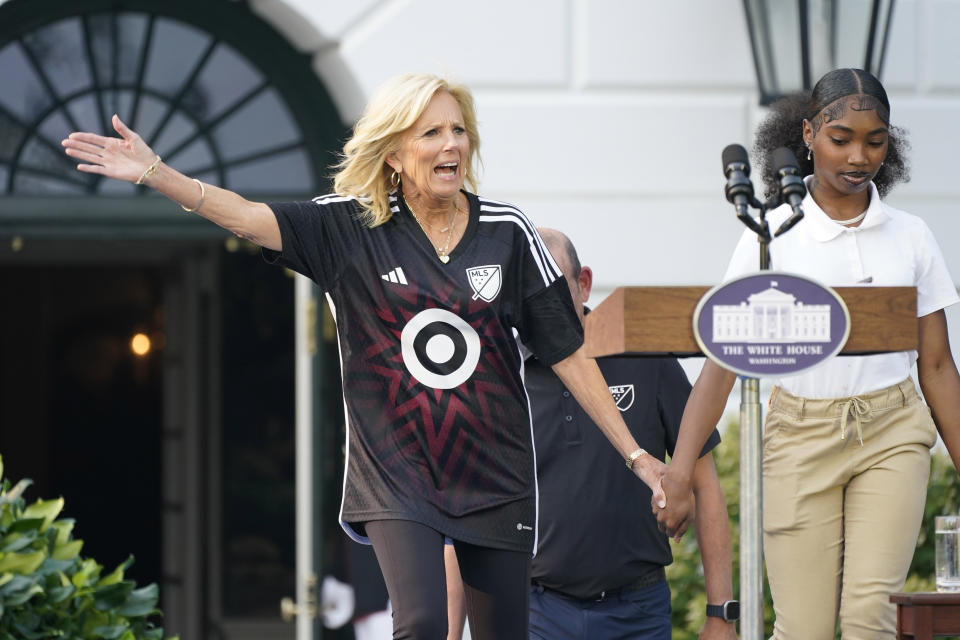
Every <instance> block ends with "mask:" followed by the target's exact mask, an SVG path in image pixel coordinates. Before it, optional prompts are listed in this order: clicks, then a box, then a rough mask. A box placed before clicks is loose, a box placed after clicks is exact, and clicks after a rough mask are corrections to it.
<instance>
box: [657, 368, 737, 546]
mask: <svg viewBox="0 0 960 640" xmlns="http://www.w3.org/2000/svg"><path fill="white" fill-rule="evenodd" d="M736 378H737V377H736V374H734V373H732V372H730V371H727V370H726V369H724V368H722V367H721V366H720V365H717V364H715V363H714V362H713V361H712V360H709V359H708V360H707V361H706V363H705V364H704V365H703V370H702V371H701V372H700V376H699V377H698V378H697V381H696V383H694V385H693V390H692V391H691V392H690V397H689V399H688V400H687V406H686V408H685V409H684V411H683V418H682V419H681V420H680V431H679V434H678V435H677V446H676V448H675V449H674V452H673V457H672V458H671V459H670V466H669V467H668V468H667V471H666V473H665V474H664V476H663V489H664V491H665V492H666V494H667V495H668V496H670V500H669V503H668V504H667V507H666V509H662V510H661V509H654V511H655V512H656V514H657V521H658V522H659V524H660V529H661V531H664V532H665V533H666V534H667V535H669V536H673V537H674V538H676V539H679V538H680V537H681V536H682V535H683V534H684V532H685V531H686V530H687V527H689V526H690V516H691V515H693V513H692V512H693V509H694V507H693V505H692V504H690V503H691V502H692V498H693V493H692V491H691V487H692V483H693V473H694V468H695V466H696V464H697V460H698V459H699V458H700V451H701V450H702V449H703V445H704V443H705V442H706V441H707V438H709V437H710V433H711V432H712V431H713V430H714V429H715V428H716V426H717V423H718V422H719V421H720V417H721V416H722V415H723V409H724V407H726V405H727V397H728V396H729V395H730V390H731V389H732V388H733V383H734V382H735V381H736Z"/></svg>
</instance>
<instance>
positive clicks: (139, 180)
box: [134, 155, 162, 184]
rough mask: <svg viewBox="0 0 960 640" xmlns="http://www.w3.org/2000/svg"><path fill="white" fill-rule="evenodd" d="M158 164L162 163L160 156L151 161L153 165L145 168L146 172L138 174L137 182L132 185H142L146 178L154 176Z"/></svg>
mask: <svg viewBox="0 0 960 640" xmlns="http://www.w3.org/2000/svg"><path fill="white" fill-rule="evenodd" d="M160 162H162V161H161V160H160V156H159V155H158V156H157V157H156V159H155V160H154V161H153V164H151V165H150V166H149V167H147V170H146V171H144V172H143V173H142V174H140V177H139V178H137V181H136V182H134V184H143V181H144V180H146V179H147V178H149V177H150V176H152V175H153V174H155V173H156V172H157V168H158V167H159V166H160Z"/></svg>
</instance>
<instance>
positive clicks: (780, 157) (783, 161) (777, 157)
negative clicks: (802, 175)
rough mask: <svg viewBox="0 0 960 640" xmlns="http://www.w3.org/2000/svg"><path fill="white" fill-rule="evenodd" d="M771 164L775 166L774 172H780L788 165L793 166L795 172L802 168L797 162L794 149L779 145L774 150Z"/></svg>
mask: <svg viewBox="0 0 960 640" xmlns="http://www.w3.org/2000/svg"><path fill="white" fill-rule="evenodd" d="M770 164H771V165H772V166H773V171H774V173H780V172H781V171H783V170H784V169H786V168H787V167H792V168H793V169H794V171H793V172H794V173H796V172H797V171H799V170H800V167H799V165H798V163H797V156H796V155H794V153H793V151H790V149H787V148H786V147H777V148H776V149H774V150H773V155H772V156H771V158H770Z"/></svg>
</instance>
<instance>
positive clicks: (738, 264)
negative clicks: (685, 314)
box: [724, 176, 960, 398]
mask: <svg viewBox="0 0 960 640" xmlns="http://www.w3.org/2000/svg"><path fill="white" fill-rule="evenodd" d="M810 178H811V176H808V177H807V179H806V182H807V188H808V194H807V196H806V197H805V198H804V199H803V211H804V218H803V220H801V221H800V222H799V223H798V224H797V225H796V226H795V227H794V228H793V229H791V230H790V231H788V232H787V233H785V234H784V235H782V236H780V237H779V238H776V239H774V240H773V242H771V243H770V262H771V268H772V269H775V270H777V271H789V272H793V273H796V274H799V275H803V276H806V277H808V278H812V279H814V280H817V281H819V282H821V283H822V284H825V285H829V286H834V287H850V286H873V287H903V286H913V287H917V316H918V317H922V316H925V315H927V314H930V313H933V312H934V311H939V310H940V309H943V308H944V307H947V306H949V305H951V304H954V303H955V302H957V301H958V300H960V297H958V296H957V290H956V287H955V286H954V284H953V281H952V280H951V278H950V274H949V272H948V271H947V267H946V264H945V263H944V261H943V255H942V254H941V253H940V247H938V246H937V242H936V240H934V238H933V234H932V233H931V232H930V228H929V227H927V225H926V223H925V222H924V221H923V220H921V219H920V218H918V217H917V216H914V215H911V214H909V213H906V212H904V211H900V210H898V209H894V208H893V207H891V206H889V205H887V204H886V203H885V202H882V201H881V200H880V194H879V193H878V192H877V188H876V186H874V185H873V184H871V185H870V206H869V207H868V208H867V215H866V217H865V218H864V220H863V222H861V223H860V226H859V227H854V228H848V227H844V226H843V225H840V224H837V223H836V222H834V221H833V220H832V219H831V218H830V217H829V216H828V215H827V214H826V213H824V212H823V210H822V209H821V208H820V207H819V206H817V203H816V202H814V200H813V198H812V197H810V194H809V186H810V185H809V181H810ZM790 214H791V210H790V207H789V206H787V205H782V206H780V207H778V208H776V209H774V210H773V211H771V212H769V213H768V214H767V220H768V221H769V223H770V228H771V230H772V231H776V229H777V228H778V227H779V226H780V224H781V223H783V221H784V220H786V219H787V218H788V217H789V216H790ZM759 261H760V259H759V246H758V243H757V236H756V234H755V233H753V232H752V231H750V230H749V229H747V230H746V231H744V234H743V236H742V237H741V238H740V242H739V243H738V244H737V248H736V250H735V251H734V253H733V258H732V259H731V260H730V265H729V266H728V267H727V273H726V275H725V276H724V280H728V279H730V278H734V277H737V276H741V275H746V274H748V273H754V272H756V271H758V270H759ZM916 360H917V352H916V351H900V352H896V353H885V354H880V355H874V356H841V357H836V358H833V359H831V360H829V361H828V362H825V363H823V364H821V365H819V366H817V367H816V368H814V369H812V370H811V371H808V372H806V373H802V374H800V375H796V376H788V377H784V378H781V379H779V380H777V382H776V384H777V385H779V386H781V387H783V388H784V389H785V390H786V391H788V392H789V393H792V394H793V395H796V396H801V397H805V398H843V397H850V396H855V395H859V394H864V393H868V392H870V391H876V390H878V389H883V388H885V387H889V386H890V385H894V384H897V383H899V382H902V381H903V380H905V379H906V378H907V376H908V375H909V374H910V369H911V368H912V367H913V364H914V363H915V362H916Z"/></svg>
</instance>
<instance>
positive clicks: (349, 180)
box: [333, 73, 480, 227]
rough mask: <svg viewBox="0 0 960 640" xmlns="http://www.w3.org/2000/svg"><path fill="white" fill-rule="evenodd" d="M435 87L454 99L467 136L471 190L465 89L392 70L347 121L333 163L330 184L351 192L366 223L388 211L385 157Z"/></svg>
mask: <svg viewBox="0 0 960 640" xmlns="http://www.w3.org/2000/svg"><path fill="white" fill-rule="evenodd" d="M438 91H445V92H447V93H449V94H450V95H451V96H453V98H454V99H455V100H456V101H457V104H458V105H460V111H461V112H462V114H463V125H464V128H465V129H466V133H467V139H468V140H469V141H470V153H469V154H468V155H467V158H466V162H465V166H464V178H465V182H466V183H467V184H468V185H469V186H470V188H471V189H473V191H476V190H477V175H476V168H477V165H479V164H480V136H479V132H478V130H477V114H476V111H475V110H474V107H473V96H472V95H471V94H470V90H469V89H468V88H467V87H466V86H464V85H461V84H455V83H453V82H451V81H448V80H446V79H444V78H441V77H439V76H435V75H432V74H426V73H411V74H405V75H401V76H397V77H395V78H392V79H391V80H389V81H387V82H386V83H385V84H384V85H383V86H382V87H381V88H380V89H379V90H378V91H377V93H376V94H375V95H374V97H373V98H372V99H371V100H370V102H369V103H368V104H367V107H366V109H364V112H363V115H362V116H360V119H359V120H358V121H357V124H356V125H354V127H353V135H352V136H351V137H350V139H349V140H348V141H347V143H346V144H345V145H343V156H342V159H341V160H340V162H338V163H337V164H336V166H335V169H336V170H337V171H336V174H335V175H334V180H333V190H334V191H335V192H336V193H338V194H340V195H344V196H354V197H356V198H357V200H358V202H359V203H360V205H361V206H362V207H363V217H364V221H365V222H366V224H367V225H368V226H370V227H376V226H378V225H381V224H383V223H384V222H386V221H387V220H389V219H390V216H391V215H393V214H392V212H391V211H390V200H389V194H390V192H391V191H392V190H393V189H394V188H395V187H394V185H393V184H392V183H391V181H390V177H391V175H392V174H393V169H392V168H391V167H390V165H388V164H387V162H386V160H387V157H388V156H389V155H390V154H391V153H393V152H394V151H397V150H398V149H399V148H400V139H401V138H402V137H403V134H404V133H405V132H406V130H407V129H409V128H410V127H411V126H413V123H415V122H416V121H417V119H418V118H419V117H420V116H421V115H422V114H423V112H424V111H425V110H426V108H427V105H428V104H429V103H430V100H431V98H433V96H434V95H435V94H436V93H437V92H438Z"/></svg>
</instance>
